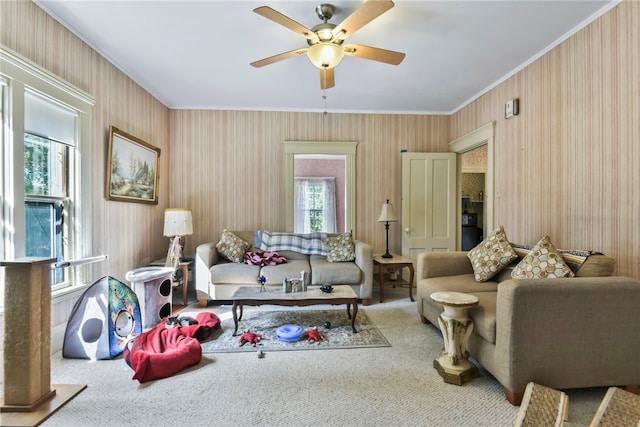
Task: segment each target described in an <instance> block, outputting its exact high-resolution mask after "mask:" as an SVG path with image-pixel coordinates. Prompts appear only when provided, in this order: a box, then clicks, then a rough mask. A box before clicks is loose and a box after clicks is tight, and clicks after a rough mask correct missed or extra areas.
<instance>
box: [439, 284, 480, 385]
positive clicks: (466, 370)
mask: <svg viewBox="0 0 640 427" xmlns="http://www.w3.org/2000/svg"><path fill="white" fill-rule="evenodd" d="M431 300H432V301H434V302H436V303H438V304H440V305H442V306H443V307H444V311H443V312H442V314H441V315H440V317H439V318H438V323H439V324H440V330H441V331H442V336H443V338H444V351H443V352H442V355H441V356H440V357H438V358H437V359H435V360H434V361H433V367H434V368H436V369H437V370H438V373H439V374H440V376H441V377H442V378H444V381H445V382H447V383H450V384H457V385H462V384H464V383H466V382H467V381H470V380H472V379H473V378H476V377H479V376H480V372H479V371H478V368H477V367H476V366H475V365H474V364H472V363H471V362H469V360H468V358H469V352H468V351H467V349H466V347H467V339H469V335H471V331H473V320H472V319H470V318H469V317H468V316H467V313H466V310H467V308H470V307H473V306H476V305H477V304H478V298H476V297H475V296H473V295H469V294H463V293H460V292H434V293H433V294H431Z"/></svg>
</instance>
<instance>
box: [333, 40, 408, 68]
mask: <svg viewBox="0 0 640 427" xmlns="http://www.w3.org/2000/svg"><path fill="white" fill-rule="evenodd" d="M344 54H345V55H350V56H357V57H358V58H364V59H371V60H373V61H380V62H384V63H387V64H391V65H398V64H400V63H401V62H402V60H403V59H404V57H405V54H404V53H402V52H396V51H393V50H386V49H380V48H378V47H370V46H363V45H361V44H347V45H344Z"/></svg>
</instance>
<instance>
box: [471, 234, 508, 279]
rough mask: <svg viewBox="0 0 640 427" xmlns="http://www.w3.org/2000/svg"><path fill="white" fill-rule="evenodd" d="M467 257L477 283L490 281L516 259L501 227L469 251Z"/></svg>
mask: <svg viewBox="0 0 640 427" xmlns="http://www.w3.org/2000/svg"><path fill="white" fill-rule="evenodd" d="M467 256H468V257H469V260H470V261H471V265H472V266H473V273H474V276H475V279H476V281H478V282H486V281H487V280H489V279H491V278H492V277H493V276H495V275H496V274H498V273H499V272H500V270H502V269H503V268H505V267H506V266H508V265H509V264H510V263H511V261H513V260H514V259H516V258H517V257H518V256H517V255H516V253H515V251H514V250H513V248H512V247H511V244H510V243H509V241H508V240H507V235H506V233H505V232H504V228H503V227H502V226H500V227H499V228H496V229H495V230H493V231H492V232H491V233H489V235H488V236H487V237H486V238H485V239H484V240H483V241H482V242H480V244H479V245H478V246H476V247H475V248H473V249H471V250H470V251H469V253H468V254H467Z"/></svg>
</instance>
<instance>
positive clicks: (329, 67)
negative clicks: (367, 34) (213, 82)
mask: <svg viewBox="0 0 640 427" xmlns="http://www.w3.org/2000/svg"><path fill="white" fill-rule="evenodd" d="M392 7H393V2H392V1H391V0H368V1H367V2H365V3H364V4H363V5H362V6H360V7H359V8H358V9H356V11H355V12H353V13H352V14H351V15H349V16H348V17H347V18H346V19H345V20H344V21H342V22H341V23H340V24H338V25H335V24H331V23H329V22H328V21H329V20H330V19H331V17H332V16H333V14H334V12H335V6H333V5H331V4H321V5H319V6H317V7H316V14H317V15H318V18H320V19H321V20H322V21H323V22H322V23H321V24H318V25H316V26H314V27H312V28H311V29H309V28H307V27H305V26H304V25H301V24H299V23H297V22H296V21H294V20H293V19H291V18H289V17H288V16H285V15H283V14H282V13H280V12H278V11H276V10H274V9H272V8H270V7H268V6H261V7H258V8H256V9H254V10H253V11H254V12H255V13H257V14H258V15H261V16H264V17H265V18H267V19H271V20H272V21H274V22H276V23H278V24H280V25H283V26H284V27H286V28H288V29H290V30H291V31H294V32H295V33H297V34H300V35H301V36H302V37H304V38H305V39H306V40H307V44H308V45H309V47H303V48H300V49H295V50H291V51H289V52H284V53H280V54H278V55H274V56H270V57H268V58H264V59H261V60H259V61H255V62H252V63H251V65H252V66H254V67H257V68H259V67H264V66H265V65H269V64H273V63H274V62H278V61H282V60H284V59H288V58H292V57H295V56H298V55H303V54H305V53H306V54H307V57H308V58H309V60H310V61H311V62H312V63H313V65H315V66H316V67H318V68H320V88H322V89H329V88H331V87H334V86H335V79H334V72H333V68H334V67H335V66H336V65H338V64H339V63H340V61H341V60H342V58H343V57H344V55H349V56H357V57H359V58H364V59H370V60H373V61H379V62H384V63H387V64H393V65H398V64H400V63H401V62H402V60H403V59H404V56H405V54H404V53H401V52H394V51H392V50H386V49H380V48H377V47H370V46H363V45H359V44H343V42H344V41H345V39H346V38H347V37H349V36H350V35H352V34H353V33H355V32H356V31H358V30H359V29H360V28H362V27H364V26H365V25H367V24H368V23H369V22H371V21H373V20H374V19H375V18H377V17H378V16H380V15H382V14H383V13H385V12H386V11H388V10H389V9H391V8H392Z"/></svg>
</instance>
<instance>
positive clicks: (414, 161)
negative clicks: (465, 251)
mask: <svg viewBox="0 0 640 427" xmlns="http://www.w3.org/2000/svg"><path fill="white" fill-rule="evenodd" d="M457 176H458V174H457V155H456V153H403V154H402V255H403V256H406V257H410V258H412V259H413V260H415V259H416V258H417V256H418V254H419V253H420V252H424V251H455V250H456V242H457V234H456V230H457V229H456V224H457V204H456V200H457V199H456V178H457Z"/></svg>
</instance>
